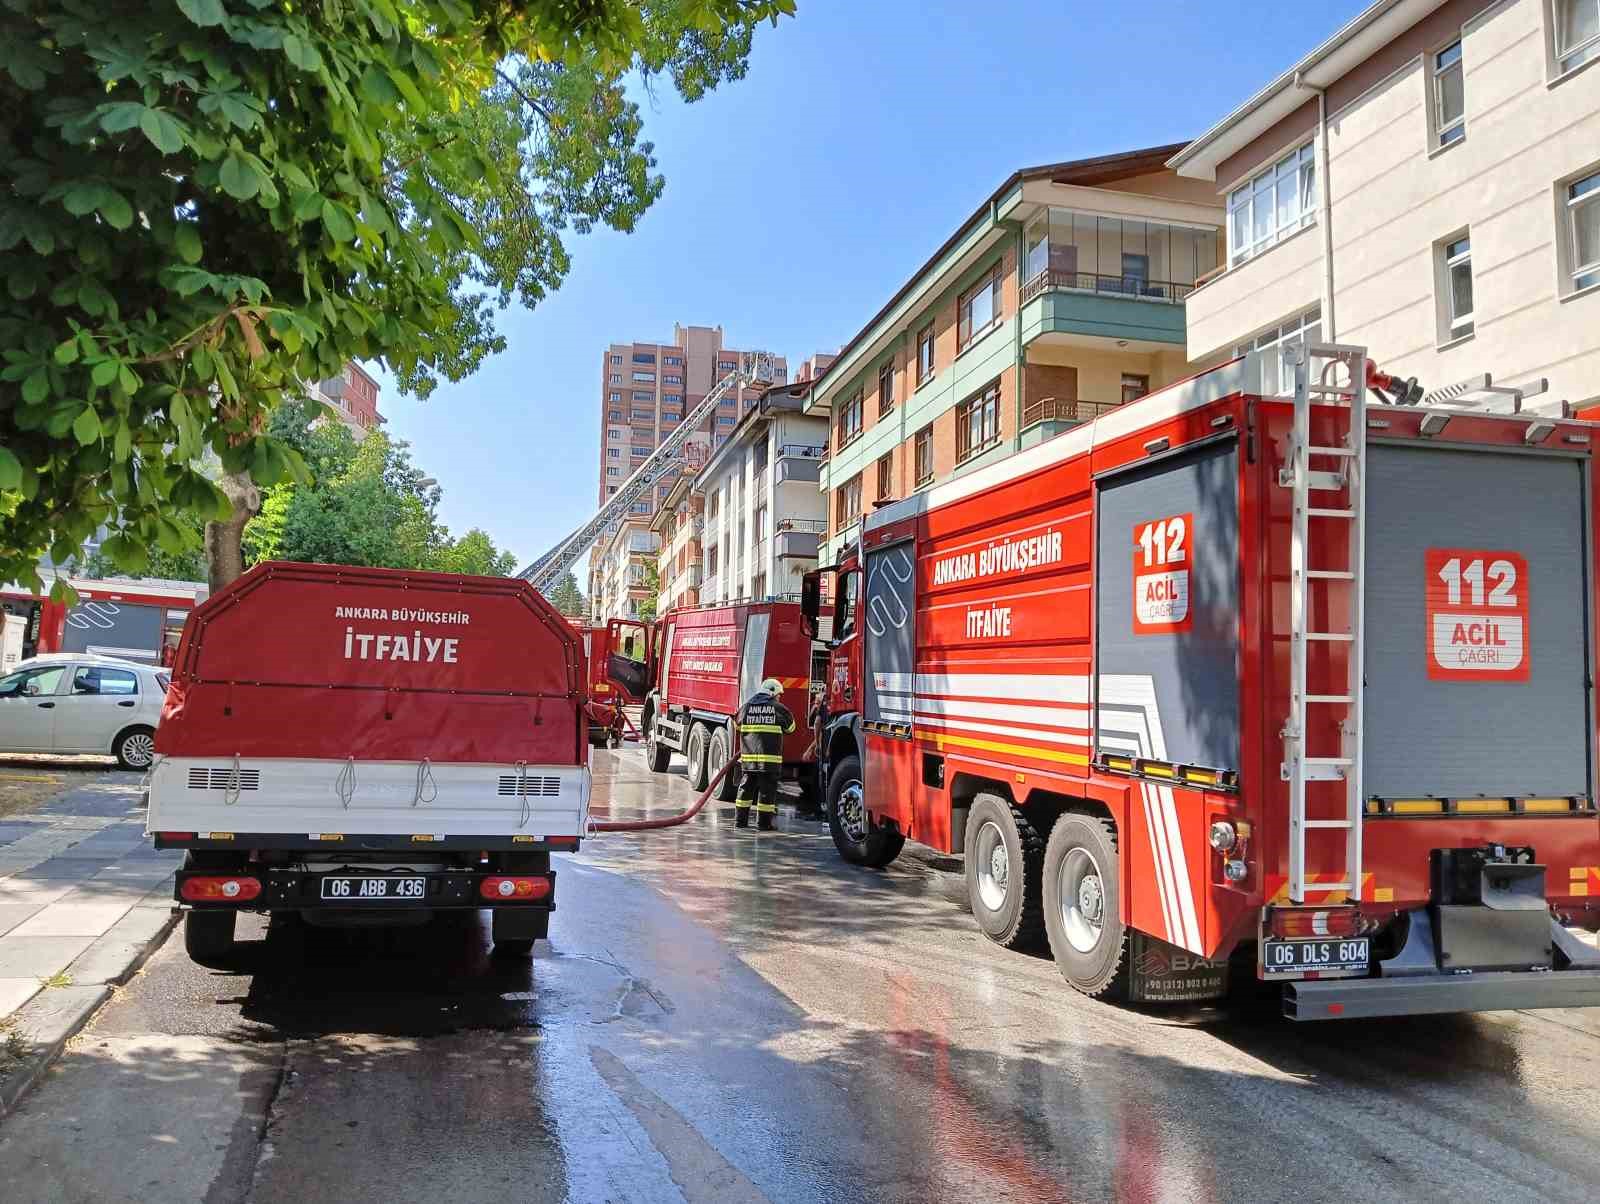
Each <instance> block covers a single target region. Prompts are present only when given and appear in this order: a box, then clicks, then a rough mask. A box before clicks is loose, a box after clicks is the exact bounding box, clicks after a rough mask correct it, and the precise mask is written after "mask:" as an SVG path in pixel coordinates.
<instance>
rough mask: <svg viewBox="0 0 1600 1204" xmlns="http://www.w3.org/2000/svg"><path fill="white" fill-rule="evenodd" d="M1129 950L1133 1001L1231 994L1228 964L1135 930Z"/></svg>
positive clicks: (1174, 1000)
mask: <svg viewBox="0 0 1600 1204" xmlns="http://www.w3.org/2000/svg"><path fill="white" fill-rule="evenodd" d="M1132 935H1133V940H1132V941H1131V942H1130V946H1129V949H1128V957H1129V959H1130V961H1129V963H1128V998H1129V999H1130V1000H1131V1001H1132V1002H1134V1003H1187V1002H1191V1001H1193V1000H1197V999H1217V998H1219V997H1221V996H1223V995H1226V994H1227V993H1228V963H1227V962H1226V961H1208V960H1207V959H1206V958H1203V957H1199V956H1197V955H1196V954H1193V953H1190V952H1189V951H1188V950H1187V949H1179V948H1178V947H1177V946H1175V945H1169V944H1167V942H1166V941H1163V940H1161V939H1160V938H1158V937H1153V936H1149V935H1147V934H1145V933H1143V932H1137V931H1136V932H1134V933H1133V934H1132Z"/></svg>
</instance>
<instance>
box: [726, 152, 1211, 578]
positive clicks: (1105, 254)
mask: <svg viewBox="0 0 1600 1204" xmlns="http://www.w3.org/2000/svg"><path fill="white" fill-rule="evenodd" d="M1179 149H1180V147H1179V146H1176V145H1174V146H1162V147H1151V148H1148V149H1144V150H1138V151H1132V152H1126V153H1122V154H1115V155H1106V156H1100V157H1097V158H1093V159H1082V160H1076V161H1073V162H1069V163H1056V164H1049V165H1046V166H1042V167H1037V168H1028V169H1024V170H1022V171H1019V172H1017V173H1015V174H1014V175H1013V176H1011V177H1010V178H1009V179H1008V180H1007V181H1006V182H1005V183H1004V184H1002V185H1001V186H1000V188H999V189H997V190H996V191H995V192H994V193H993V194H991V196H990V197H989V198H988V199H987V200H986V201H985V202H984V204H983V205H982V206H981V207H980V208H979V209H978V211H977V212H976V213H974V214H973V215H972V216H971V217H970V218H968V219H967V221H966V222H965V223H963V224H962V226H961V227H960V228H959V229H958V230H957V231H956V232H955V234H953V235H952V236H951V237H950V238H949V239H948V240H947V241H946V243H945V244H944V245H943V246H942V247H941V248H939V250H937V251H936V252H935V253H934V255H933V257H932V258H931V259H930V260H929V261H928V262H927V263H926V264H925V265H924V266H923V267H922V268H921V269H920V270H919V271H918V272H917V273H916V274H915V275H914V276H913V277H912V278H911V279H910V280H908V281H907V282H906V283H905V284H904V285H902V286H901V287H900V289H899V290H898V291H897V292H896V293H895V295H894V296H893V297H892V298H891V299H890V300H889V302H888V304H886V305H885V306H884V307H883V309H882V310H881V311H880V312H879V313H878V314H877V315H876V316H875V317H873V318H872V319H871V320H870V321H869V322H868V323H867V325H866V326H865V327H864V328H863V329H862V330H861V331H860V332H859V333H858V334H857V335H856V336H855V337H854V338H853V339H851V340H850V342H849V343H847V344H846V345H845V347H844V348H843V349H842V350H841V352H840V353H839V355H838V356H837V357H836V358H834V359H833V360H832V362H831V363H829V364H828V365H827V366H826V367H825V368H824V369H823V370H822V371H821V373H820V374H819V375H818V377H817V378H816V379H815V380H814V381H813V382H812V385H811V389H810V392H809V394H808V395H807V400H806V409H805V412H806V413H807V414H810V415H816V416H820V417H824V418H826V419H827V420H828V422H829V426H830V430H829V436H828V443H829V446H828V456H827V459H826V461H825V463H824V464H823V466H822V472H821V481H820V488H821V490H822V492H823V493H824V494H825V495H826V497H827V498H828V506H827V514H826V520H827V524H828V531H827V539H826V542H825V545H824V548H823V552H822V554H823V557H824V558H825V559H827V558H832V557H835V556H837V555H838V553H839V551H840V550H841V549H842V548H843V547H844V546H845V545H846V544H848V543H849V542H851V540H852V539H854V538H855V536H856V532H857V530H858V524H859V522H860V519H861V517H862V515H863V514H864V513H868V512H870V510H871V509H872V507H873V506H874V505H877V504H880V503H882V502H885V501H888V500H891V499H896V498H902V497H906V496H909V495H910V494H912V493H914V492H917V491H919V490H921V489H925V488H927V487H928V486H930V485H932V484H934V483H935V482H937V481H942V480H945V479H948V478H950V477H952V476H957V475H961V474H963V473H966V472H970V471H973V470H974V469H976V468H978V467H980V466H982V465H984V464H990V463H993V462H995V461H996V460H998V459H1001V458H1004V457H1006V456H1008V455H1011V454H1014V453H1015V452H1017V451H1019V450H1021V449H1023V448H1025V447H1029V446H1031V445H1033V444H1035V443H1037V442H1039V441H1041V440H1043V439H1047V438H1050V437H1052V436H1053V435H1055V434H1058V433H1060V432H1061V431H1063V430H1066V429H1068V428H1070V427H1072V426H1074V425H1076V424H1078V423H1080V422H1083V421H1087V420H1088V419H1091V418H1093V417H1095V416H1096V415H1097V414H1100V413H1103V412H1104V411H1106V410H1108V409H1111V408H1114V407H1116V406H1119V405H1122V404H1124V403H1125V402H1127V401H1130V400H1133V399H1134V398H1137V397H1140V396H1143V395H1144V394H1145V393H1147V392H1149V391H1150V390H1152V389H1156V388H1160V387H1161V386H1163V385H1166V384H1170V383H1171V382H1172V381H1174V380H1178V379H1181V378H1182V377H1183V376H1185V375H1187V374H1188V372H1189V357H1188V355H1187V351H1186V345H1185V341H1186V329H1185V316H1184V310H1185V303H1186V299H1187V297H1188V295H1189V293H1190V292H1191V291H1192V290H1193V289H1194V286H1195V283H1196V281H1197V280H1199V279H1201V278H1203V277H1204V276H1205V275H1206V274H1208V273H1210V272H1211V271H1212V270H1213V269H1214V268H1215V266H1216V265H1217V263H1218V262H1219V260H1218V256H1219V254H1220V242H1221V227H1222V208H1221V206H1220V205H1219V203H1218V201H1217V198H1216V196H1215V193H1214V191H1213V190H1212V189H1211V188H1210V186H1209V185H1206V184H1203V183H1201V182H1199V181H1195V180H1189V179H1183V178H1180V177H1179V176H1177V175H1175V174H1174V173H1173V172H1172V171H1171V170H1170V169H1168V168H1167V167H1166V166H1165V162H1166V160H1167V159H1168V158H1169V157H1171V155H1173V154H1174V153H1176V152H1177V151H1178V150H1179ZM708 571H709V570H708Z"/></svg>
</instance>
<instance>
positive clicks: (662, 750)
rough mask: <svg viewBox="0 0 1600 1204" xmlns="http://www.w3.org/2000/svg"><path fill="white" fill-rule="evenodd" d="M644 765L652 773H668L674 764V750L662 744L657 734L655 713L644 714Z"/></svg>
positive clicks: (647, 712)
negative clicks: (668, 768) (669, 766)
mask: <svg viewBox="0 0 1600 1204" xmlns="http://www.w3.org/2000/svg"><path fill="white" fill-rule="evenodd" d="M644 763H645V765H646V766H647V767H648V768H649V770H650V772H651V773H666V772H667V766H668V765H670V764H671V763H672V750H671V749H670V748H668V747H667V746H666V745H665V744H663V743H661V737H660V735H659V734H658V733H657V732H656V723H655V712H654V711H646V712H645V713H644Z"/></svg>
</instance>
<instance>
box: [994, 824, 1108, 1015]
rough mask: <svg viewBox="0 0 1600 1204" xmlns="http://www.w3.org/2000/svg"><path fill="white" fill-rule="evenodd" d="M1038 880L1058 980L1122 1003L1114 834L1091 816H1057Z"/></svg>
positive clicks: (1105, 825) (1086, 993)
mask: <svg viewBox="0 0 1600 1204" xmlns="http://www.w3.org/2000/svg"><path fill="white" fill-rule="evenodd" d="M969 856H970V854H969ZM1043 878H1044V927H1045V932H1046V933H1047V934H1048V935H1049V938H1050V952H1051V954H1052V955H1053V956H1054V957H1055V961H1056V968H1057V969H1058V970H1060V971H1061V977H1063V978H1065V979H1066V980H1067V982H1068V983H1069V984H1070V985H1071V986H1072V988H1073V989H1074V990H1077V991H1082V992H1083V993H1084V994H1085V995H1090V996H1095V997H1098V998H1103V999H1111V1000H1125V999H1126V998H1127V997H1128V959H1127V953H1128V930H1127V928H1126V927H1124V926H1123V923H1122V918H1121V911H1120V902H1121V895H1120V892H1121V887H1120V884H1119V881H1118V877H1117V832H1116V829H1115V828H1113V827H1112V826H1111V824H1109V823H1108V822H1106V821H1105V820H1102V819H1096V818H1095V817H1094V816H1090V815H1075V814H1071V813H1068V814H1066V815H1063V816H1062V817H1061V818H1060V819H1058V820H1056V825H1055V827H1054V828H1052V829H1051V830H1050V839H1049V841H1048V842H1047V843H1046V845H1045V850H1044V866H1043Z"/></svg>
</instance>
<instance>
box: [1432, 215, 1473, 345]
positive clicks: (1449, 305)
mask: <svg viewBox="0 0 1600 1204" xmlns="http://www.w3.org/2000/svg"><path fill="white" fill-rule="evenodd" d="M1439 254H1440V257H1441V259H1442V261H1443V267H1444V272H1443V284H1444V303H1443V304H1442V305H1441V306H1440V309H1441V311H1442V315H1441V316H1442V318H1443V320H1442V321H1441V323H1440V327H1441V329H1440V332H1439V334H1440V340H1439V341H1440V342H1446V343H1447V342H1449V341H1450V340H1451V339H1461V338H1465V337H1466V336H1467V335H1469V334H1471V333H1472V240H1471V239H1470V238H1467V237H1465V236H1463V237H1461V238H1455V239H1451V240H1450V241H1448V242H1444V243H1441V244H1440V245H1439Z"/></svg>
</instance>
